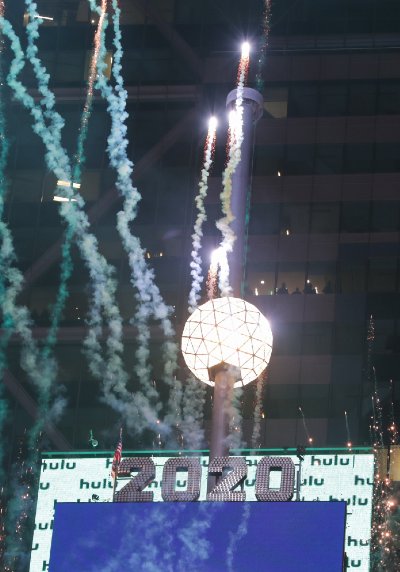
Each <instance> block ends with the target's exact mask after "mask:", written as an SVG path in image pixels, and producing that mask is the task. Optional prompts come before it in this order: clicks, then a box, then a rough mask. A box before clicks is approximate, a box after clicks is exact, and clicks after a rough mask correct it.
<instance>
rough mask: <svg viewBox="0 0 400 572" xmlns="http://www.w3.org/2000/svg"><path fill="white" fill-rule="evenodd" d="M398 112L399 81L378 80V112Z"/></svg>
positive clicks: (399, 110)
mask: <svg viewBox="0 0 400 572" xmlns="http://www.w3.org/2000/svg"><path fill="white" fill-rule="evenodd" d="M378 11H379V10H378ZM398 113H400V82H398V81H382V82H380V84H379V92H378V114H398Z"/></svg>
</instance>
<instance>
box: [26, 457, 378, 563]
mask: <svg viewBox="0 0 400 572" xmlns="http://www.w3.org/2000/svg"><path fill="white" fill-rule="evenodd" d="M285 457H289V458H291V459H292V461H293V462H294V463H295V465H296V472H297V471H298V466H299V460H298V459H297V457H296V456H294V455H292V456H290V455H285ZM168 458H169V457H152V459H153V461H154V464H155V466H156V478H155V479H154V481H153V482H152V483H151V484H150V485H149V487H148V488H147V489H145V490H152V491H153V493H154V501H162V498H161V478H162V471H163V466H164V463H165V462H166V460H167V459H168ZM261 458H262V457H260V456H246V463H247V467H248V471H247V478H246V481H245V486H244V490H245V492H246V501H256V497H255V475H256V468H257V464H258V462H259V460H260V459H261ZM200 462H201V466H202V476H201V493H200V500H205V498H206V492H207V466H208V457H201V458H200ZM111 463H112V458H100V457H96V458H93V457H90V458H88V457H86V458H69V459H66V458H63V459H61V458H52V459H45V460H43V461H42V468H41V476H40V484H39V493H38V502H37V509H36V519H35V532H34V536H33V545H32V556H31V565H30V572H41V571H46V570H48V566H49V557H50V546H51V538H52V529H53V516H54V506H55V503H57V502H94V501H96V502H111V501H112V492H113V483H112V480H111V478H110V468H111ZM373 474H374V459H373V455H370V454H365V455H364V454H362V455H354V454H353V455H352V454H344V455H318V454H316V455H306V456H305V457H304V461H303V463H302V467H301V487H300V500H305V501H319V500H320V501H335V500H345V501H346V502H347V524H346V539H345V550H346V554H347V557H348V569H349V570H352V569H356V570H359V571H360V572H368V571H369V552H370V537H371V512H372V492H373V482H374V478H373ZM271 477H272V474H271ZM126 482H127V480H126V479H119V481H118V486H117V490H120V489H121V488H122V487H123V486H124V485H125V484H126ZM270 486H271V487H274V483H273V482H272V478H271V483H270ZM276 486H278V487H279V483H277V485H276ZM185 487H186V480H185V478H184V476H182V478H179V473H178V478H177V481H176V490H180V489H181V490H182V489H183V490H184V489H185ZM97 498H98V500H97ZM295 499H296V494H295V495H294V496H293V500H295Z"/></svg>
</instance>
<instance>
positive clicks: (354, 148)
mask: <svg viewBox="0 0 400 572" xmlns="http://www.w3.org/2000/svg"><path fill="white" fill-rule="evenodd" d="M373 160H374V145H373V143H364V144H360V145H345V148H344V172H345V173H370V172H371V171H373Z"/></svg>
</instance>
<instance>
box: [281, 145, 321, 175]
mask: <svg viewBox="0 0 400 572" xmlns="http://www.w3.org/2000/svg"><path fill="white" fill-rule="evenodd" d="M313 172H314V145H289V146H288V147H287V155H286V163H285V169H284V173H285V175H311V174H312V173H313Z"/></svg>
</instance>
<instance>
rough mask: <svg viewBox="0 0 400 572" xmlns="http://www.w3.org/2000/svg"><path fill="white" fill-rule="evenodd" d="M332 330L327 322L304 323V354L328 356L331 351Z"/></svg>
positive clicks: (331, 326)
mask: <svg viewBox="0 0 400 572" xmlns="http://www.w3.org/2000/svg"><path fill="white" fill-rule="evenodd" d="M332 328H333V325H332V324H331V323H327V322H306V323H304V330H303V352H304V353H305V354H329V353H330V352H331V351H332Z"/></svg>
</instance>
